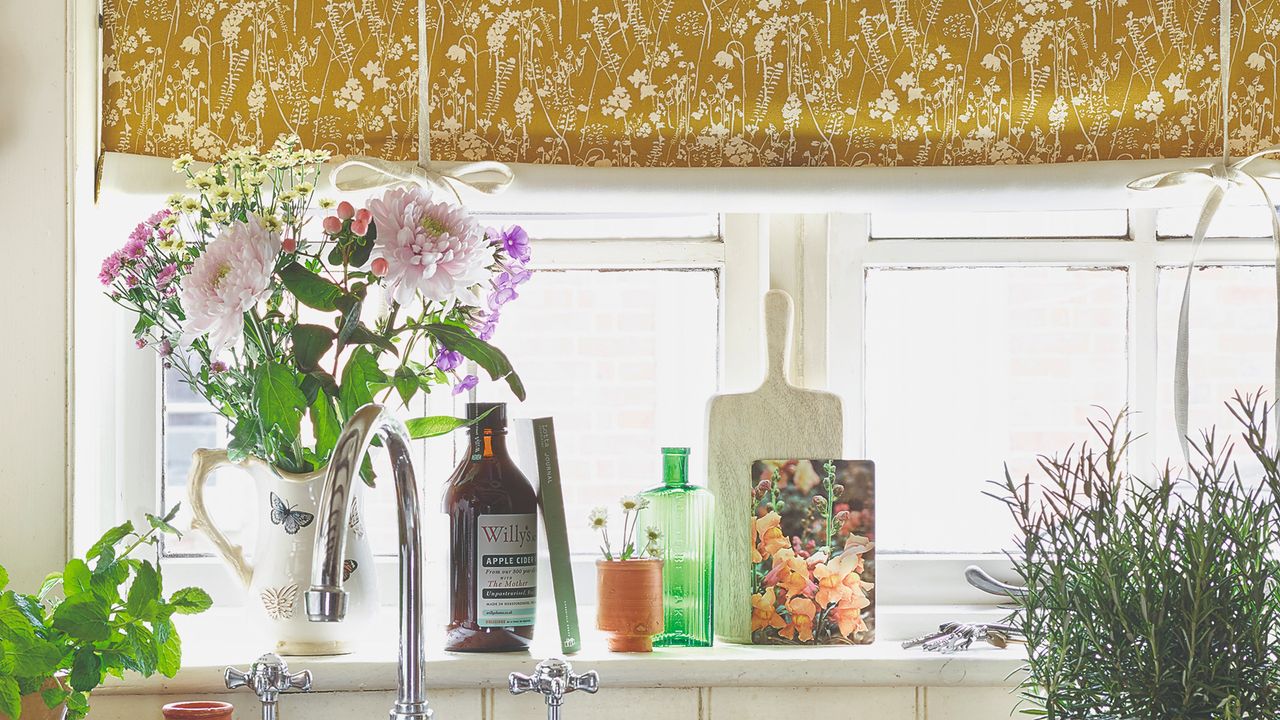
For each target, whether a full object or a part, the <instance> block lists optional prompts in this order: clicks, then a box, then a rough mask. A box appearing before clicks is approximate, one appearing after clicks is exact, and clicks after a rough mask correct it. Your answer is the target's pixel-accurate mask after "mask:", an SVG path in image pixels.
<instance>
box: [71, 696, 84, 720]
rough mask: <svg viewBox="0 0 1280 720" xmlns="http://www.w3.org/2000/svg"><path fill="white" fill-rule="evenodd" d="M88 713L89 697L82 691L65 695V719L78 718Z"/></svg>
mask: <svg viewBox="0 0 1280 720" xmlns="http://www.w3.org/2000/svg"><path fill="white" fill-rule="evenodd" d="M88 713H89V697H88V696H87V695H85V694H84V693H82V692H73V693H71V694H70V695H68V696H67V720H80V718H83V717H84V716H85V715H87V714H88Z"/></svg>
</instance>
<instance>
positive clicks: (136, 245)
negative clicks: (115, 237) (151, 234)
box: [120, 236, 148, 260]
mask: <svg viewBox="0 0 1280 720" xmlns="http://www.w3.org/2000/svg"><path fill="white" fill-rule="evenodd" d="M147 237H148V236H143V237H141V238H135V237H130V238H129V242H127V243H125V244H124V247H122V248H120V252H121V253H123V254H124V256H125V257H126V258H128V259H130V260H137V259H138V258H140V257H142V256H143V255H146V254H147Z"/></svg>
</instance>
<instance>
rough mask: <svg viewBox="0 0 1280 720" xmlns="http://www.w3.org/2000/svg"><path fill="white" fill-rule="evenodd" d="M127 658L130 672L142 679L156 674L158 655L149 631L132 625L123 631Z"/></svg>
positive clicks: (135, 624)
mask: <svg viewBox="0 0 1280 720" xmlns="http://www.w3.org/2000/svg"><path fill="white" fill-rule="evenodd" d="M124 634H125V640H126V642H127V644H126V646H125V647H126V648H127V650H128V653H127V655H128V658H129V661H130V664H131V665H132V666H133V667H132V670H133V671H134V672H137V673H139V674H140V675H142V676H143V677H150V676H152V675H154V674H155V672H156V665H157V664H158V663H159V662H160V654H159V652H158V651H157V650H156V643H155V638H154V637H152V635H151V631H150V630H147V629H146V628H145V627H143V626H141V625H139V624H137V623H134V624H132V625H129V626H128V627H126V628H125V629H124Z"/></svg>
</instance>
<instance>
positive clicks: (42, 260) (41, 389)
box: [0, 0, 71, 590]
mask: <svg viewBox="0 0 1280 720" xmlns="http://www.w3.org/2000/svg"><path fill="white" fill-rule="evenodd" d="M69 2H70V0H68V3H69ZM68 3H64V2H57V1H56V0H55V1H53V2H32V1H30V0H26V1H23V2H16V1H14V0H8V1H6V2H2V3H0V27H4V28H8V29H9V31H8V32H7V33H6V34H5V35H6V37H5V40H4V42H3V43H0V97H3V98H4V102H2V103H0V216H3V217H4V219H5V221H6V223H7V227H6V228H5V229H4V231H3V232H0V258H2V262H3V264H4V267H5V269H6V272H5V277H4V280H3V282H0V317H3V325H2V326H0V327H2V328H3V329H2V330H0V564H3V565H4V566H5V567H6V568H7V569H8V570H9V573H10V575H11V578H12V584H13V585H14V586H16V587H18V588H21V589H26V590H33V589H35V588H37V587H38V585H39V582H40V580H41V579H42V578H43V577H44V575H45V574H46V573H48V572H49V571H50V570H53V569H55V568H60V567H61V564H62V563H63V562H64V561H65V558H66V548H67V536H68V533H67V526H68V524H67V511H66V507H67V486H68V483H67V477H68V472H67V457H68V453H67V439H68V437H69V434H68V432H67V422H66V417H67V415H66V405H67V399H68V396H69V395H68V377H69V375H68V364H69V362H70V360H69V355H70V348H69V346H68V332H67V326H68V314H67V308H68V307H69V305H70V295H69V289H68V287H69V286H68V281H67V277H68V275H69V271H70V263H69V262H68V260H69V251H68V246H69V243H68V227H69V217H70V214H69V200H70V190H69V186H70V183H69V178H70V171H69V169H68V167H69V163H68V160H69V158H70V154H71V150H70V149H69V148H68V142H67V135H68V118H69V117H70V114H69V100H68V82H67V63H68V50H69V45H68V34H67V25H68V23H67V16H68Z"/></svg>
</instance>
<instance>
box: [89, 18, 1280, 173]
mask: <svg viewBox="0 0 1280 720" xmlns="http://www.w3.org/2000/svg"><path fill="white" fill-rule="evenodd" d="M1223 2H1231V3H1233V7H1232V10H1233V22H1232V36H1231V53H1230V54H1231V57H1230V58H1229V59H1228V61H1227V62H1228V65H1229V68H1230V69H1231V78H1232V80H1231V84H1230V87H1229V96H1230V99H1229V107H1230V110H1231V113H1232V115H1231V121H1230V123H1228V125H1229V127H1230V130H1229V132H1228V137H1229V144H1230V149H1231V151H1232V152H1233V154H1242V153H1244V152H1246V151H1248V150H1251V149H1254V148H1257V147H1261V146H1264V145H1267V144H1271V143H1275V142H1277V141H1280V132H1278V128H1277V124H1276V117H1275V103H1276V94H1277V82H1276V78H1277V65H1276V62H1277V51H1276V44H1277V35H1280V3H1276V2H1274V1H1273V0H1223ZM107 5H108V6H111V8H110V10H109V11H108V12H107V13H106V18H105V28H104V46H105V47H104V49H105V53H106V55H105V58H106V63H105V65H106V84H105V88H106V93H105V102H104V118H103V122H104V138H105V144H106V149H108V150H122V151H128V152H140V153H147V154H161V155H174V154H177V153H179V152H182V151H188V150H190V151H194V152H196V153H197V154H198V155H202V156H206V157H207V156H209V155H211V154H213V153H216V152H217V151H218V150H220V149H221V148H223V147H225V146H228V145H241V144H259V145H265V144H268V143H269V142H270V141H271V140H272V139H273V138H274V136H275V135H276V134H278V133H280V132H297V133H298V134H299V135H301V136H302V138H303V141H304V142H305V143H307V144H308V145H312V146H316V147H325V148H328V149H330V150H333V151H334V152H337V153H347V154H356V153H360V154H369V155H376V156H379V157H383V158H387V159H392V160H400V159H413V158H415V157H416V156H417V154H418V147H417V136H418V133H419V127H418V117H417V107H418V97H417V80H416V77H415V76H416V73H417V70H418V48H417V41H416V39H417V31H418V27H417V23H418V20H419V18H418V15H417V13H418V10H417V4H416V2H415V0H314V1H313V2H309V1H308V0H287V1H286V0H187V2H178V1H177V0H108V2H107ZM426 8H427V9H426V13H425V15H424V16H423V17H422V19H421V20H422V22H424V23H425V24H426V31H427V38H428V43H427V49H426V50H427V51H426V53H425V55H426V61H427V62H426V66H425V67H426V73H427V85H428V88H429V92H428V98H427V100H428V102H427V106H428V108H429V115H428V118H429V151H430V156H431V158H432V159H436V160H483V159H493V160H501V161H506V162H536V163H560V164H577V165H614V166H755V165H765V166H774V165H908V166H911V165H973V164H1000V163H1052V162H1069V161H1079V160H1117V159H1131V158H1174V157H1203V156H1215V155H1220V154H1221V153H1222V149H1223V142H1224V139H1223V127H1224V122H1223V106H1222V88H1221V79H1220V78H1221V75H1222V65H1221V62H1222V58H1220V57H1219V54H1220V49H1219V48H1220V43H1219V40H1220V38H1219V29H1220V24H1219V5H1218V0H994V1H992V2H983V3H980V2H974V0H877V1H876V2H871V1H870V0H718V1H716V0H609V2H604V1H603V0H518V1H517V0H440V2H428V3H426Z"/></svg>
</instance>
